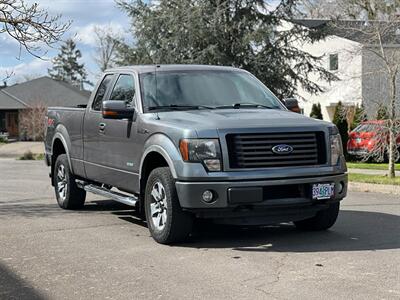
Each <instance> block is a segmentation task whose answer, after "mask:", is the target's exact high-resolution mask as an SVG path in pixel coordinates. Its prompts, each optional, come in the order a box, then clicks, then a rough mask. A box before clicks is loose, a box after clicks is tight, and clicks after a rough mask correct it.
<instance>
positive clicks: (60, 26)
mask: <svg viewBox="0 0 400 300" xmlns="http://www.w3.org/2000/svg"><path fill="white" fill-rule="evenodd" d="M60 19H61V15H56V16H50V15H49V14H48V12H47V11H46V10H44V9H41V8H39V6H38V4H37V3H34V4H32V5H30V4H27V3H26V1H24V0H0V34H1V33H6V34H8V35H9V36H11V37H12V38H13V39H15V40H16V41H17V42H18V43H19V45H20V54H21V50H22V49H25V50H26V51H27V52H28V53H30V54H31V55H33V56H35V57H40V56H41V54H40V53H38V52H40V51H43V49H42V47H41V46H40V43H42V44H45V45H46V46H52V45H53V44H55V43H57V42H58V41H59V40H60V39H61V36H62V35H63V34H64V32H65V31H66V30H67V29H68V28H69V26H70V25H71V22H66V23H64V22H61V20H60Z"/></svg>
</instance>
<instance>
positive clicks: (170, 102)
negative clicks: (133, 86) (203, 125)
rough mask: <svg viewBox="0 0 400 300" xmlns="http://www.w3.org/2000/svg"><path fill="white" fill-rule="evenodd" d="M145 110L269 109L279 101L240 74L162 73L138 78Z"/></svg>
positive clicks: (231, 72) (213, 71) (275, 107)
mask: <svg viewBox="0 0 400 300" xmlns="http://www.w3.org/2000/svg"><path fill="white" fill-rule="evenodd" d="M140 84H141V90H142V99H143V106H144V110H145V111H149V110H154V109H157V108H160V109H166V108H169V109H171V108H175V109H176V108H183V109H185V108H186V109H190V108H205V109H213V108H232V107H234V108H242V107H243V108H244V107H257V108H273V109H282V107H283V106H282V105H281V104H280V101H279V99H278V98H277V97H276V96H275V95H274V94H272V92H271V91H270V90H268V89H267V88H266V87H265V86H264V85H262V84H261V83H260V82H259V81H258V80H256V79H255V78H254V77H253V76H252V75H250V74H248V73H246V72H241V71H215V70H211V71H204V70H201V71H168V72H167V71H162V72H156V73H154V72H153V73H144V74H141V75H140Z"/></svg>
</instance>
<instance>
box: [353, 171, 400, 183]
mask: <svg viewBox="0 0 400 300" xmlns="http://www.w3.org/2000/svg"><path fill="white" fill-rule="evenodd" d="M348 175H349V181H354V182H365V183H377V184H393V185H400V177H396V178H394V179H390V178H388V177H387V176H382V175H366V174H353V173H349V174H348Z"/></svg>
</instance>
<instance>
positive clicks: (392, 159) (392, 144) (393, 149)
mask: <svg viewBox="0 0 400 300" xmlns="http://www.w3.org/2000/svg"><path fill="white" fill-rule="evenodd" d="M390 123H391V124H390V133H389V134H390V135H389V177H390V178H395V177H396V172H395V168H394V166H395V156H396V155H395V154H396V151H397V149H396V146H397V145H396V138H395V135H394V132H393V131H394V130H395V125H394V123H393V122H392V121H390Z"/></svg>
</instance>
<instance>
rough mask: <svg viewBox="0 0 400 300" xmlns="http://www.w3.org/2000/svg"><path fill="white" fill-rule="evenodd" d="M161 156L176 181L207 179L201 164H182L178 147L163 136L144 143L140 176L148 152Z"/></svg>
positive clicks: (157, 136)
mask: <svg viewBox="0 0 400 300" xmlns="http://www.w3.org/2000/svg"><path fill="white" fill-rule="evenodd" d="M152 151H155V152H157V153H159V154H161V155H162V156H163V157H164V159H165V160H166V161H167V163H168V166H169V168H170V170H171V173H172V176H173V178H174V179H176V180H191V179H193V178H203V179H204V178H207V177H208V174H207V172H206V170H205V169H204V167H203V165H202V164H201V163H188V162H184V161H183V159H182V156H181V154H180V152H179V150H178V147H177V146H176V145H175V144H174V143H173V142H172V140H171V139H170V138H168V137H167V136H166V135H164V134H155V135H153V136H151V137H150V138H149V139H148V140H147V141H146V143H145V151H144V153H143V156H142V159H141V162H140V174H143V162H144V160H145V158H146V156H147V154H149V153H150V152H152Z"/></svg>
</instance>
